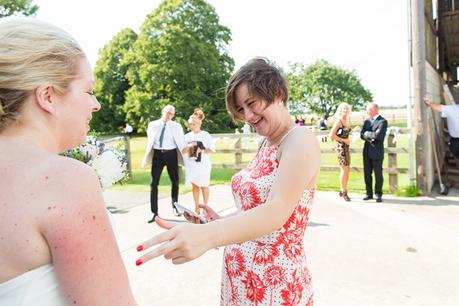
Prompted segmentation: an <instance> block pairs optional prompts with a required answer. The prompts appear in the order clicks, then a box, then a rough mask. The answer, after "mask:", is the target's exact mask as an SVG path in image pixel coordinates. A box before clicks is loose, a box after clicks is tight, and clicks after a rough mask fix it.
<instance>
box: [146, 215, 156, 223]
mask: <svg viewBox="0 0 459 306" xmlns="http://www.w3.org/2000/svg"><path fill="white" fill-rule="evenodd" d="M156 216H158V214H153V217H152V218H151V220H148V223H153V222H155V218H156Z"/></svg>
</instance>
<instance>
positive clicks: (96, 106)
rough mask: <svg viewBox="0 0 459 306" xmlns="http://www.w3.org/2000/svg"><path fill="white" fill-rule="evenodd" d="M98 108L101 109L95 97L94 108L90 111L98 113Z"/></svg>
mask: <svg viewBox="0 0 459 306" xmlns="http://www.w3.org/2000/svg"><path fill="white" fill-rule="evenodd" d="M100 108H101V105H100V103H99V101H98V100H97V98H96V97H94V106H93V108H92V111H93V112H98V111H100Z"/></svg>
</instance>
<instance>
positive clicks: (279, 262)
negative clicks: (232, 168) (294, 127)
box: [220, 135, 315, 306]
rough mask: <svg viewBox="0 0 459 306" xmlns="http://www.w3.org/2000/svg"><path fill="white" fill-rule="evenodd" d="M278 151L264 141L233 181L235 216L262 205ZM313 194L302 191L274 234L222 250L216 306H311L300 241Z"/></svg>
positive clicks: (311, 300) (312, 190)
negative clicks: (219, 288) (288, 215)
mask: <svg viewBox="0 0 459 306" xmlns="http://www.w3.org/2000/svg"><path fill="white" fill-rule="evenodd" d="M285 136H287V135H285ZM285 136H284V138H285ZM281 142H282V140H281ZM278 150H279V144H278V145H275V146H268V145H267V144H266V141H264V143H262V145H261V147H260V149H259V150H258V152H257V153H256V155H255V157H254V158H253V160H252V161H251V162H250V164H249V165H248V166H247V167H246V168H245V169H243V170H241V171H240V172H239V173H237V174H236V175H234V176H233V178H232V181H231V185H232V190H233V196H234V200H235V203H236V206H237V209H238V211H240V212H242V211H246V210H249V209H252V208H254V207H256V206H258V205H263V204H264V203H265V201H266V199H267V197H268V194H269V191H270V189H271V186H272V184H273V181H274V179H275V178H276V176H277V175H278V165H279V160H278V158H277V152H278ZM314 193H315V189H305V190H304V192H303V194H302V196H301V198H300V200H299V202H298V203H297V205H296V207H295V210H294V211H293V213H292V215H291V216H290V217H289V219H288V220H287V222H286V223H285V224H284V225H283V226H282V227H281V228H280V229H278V230H277V231H275V232H273V233H270V234H267V235H264V236H262V237H260V238H257V239H255V240H251V241H246V242H243V243H238V244H232V245H228V246H227V247H226V248H225V251H224V258H223V269H222V270H223V271H222V283H221V294H220V301H221V305H224V306H227V305H237V306H242V305H286V306H287V305H288V306H293V305H302V306H304V305H307V306H311V305H313V290H312V284H311V276H310V274H309V270H308V268H307V267H306V255H305V253H304V244H303V238H304V233H305V230H306V226H307V223H308V215H309V210H310V208H311V206H312V203H313V199H314Z"/></svg>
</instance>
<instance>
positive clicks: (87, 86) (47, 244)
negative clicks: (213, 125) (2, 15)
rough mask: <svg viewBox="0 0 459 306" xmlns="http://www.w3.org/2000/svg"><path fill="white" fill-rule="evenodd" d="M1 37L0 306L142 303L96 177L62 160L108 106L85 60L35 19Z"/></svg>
mask: <svg viewBox="0 0 459 306" xmlns="http://www.w3.org/2000/svg"><path fill="white" fill-rule="evenodd" d="M0 41H1V43H0V169H1V170H0V173H1V175H0V186H1V190H2V192H0V203H2V204H1V209H0V220H2V221H1V222H0V236H1V239H0V266H1V269H0V305H35V306H64V305H120V306H121V305H135V304H136V303H135V301H134V298H133V295H132V292H131V289H130V286H129V281H128V278H127V273H126V270H125V267H124V265H123V260H122V258H121V255H120V251H119V249H118V246H117V244H116V240H115V236H114V234H113V230H112V227H111V225H110V221H109V218H108V215H107V210H106V209H105V204H104V200H103V197H102V190H101V187H100V183H99V179H98V177H97V175H96V173H95V172H94V170H93V169H91V168H90V167H89V166H87V165H85V164H83V163H81V162H79V161H77V160H74V159H71V158H67V157H63V156H60V155H59V153H61V152H64V151H66V150H69V149H71V148H74V147H77V146H78V145H80V144H82V143H84V142H85V140H86V133H87V132H88V130H89V121H90V120H91V117H92V114H93V112H97V111H98V110H99V109H100V104H99V102H98V101H97V100H96V98H95V96H94V92H93V86H94V77H93V74H92V71H91V67H90V65H89V62H88V60H87V57H86V55H85V54H84V52H83V50H82V49H81V47H80V45H79V44H78V43H77V42H76V41H75V40H74V39H73V38H72V37H71V36H70V35H69V34H68V33H66V32H64V31H63V30H62V29H60V28H57V27H55V26H53V25H50V24H48V23H45V22H42V21H39V20H37V19H33V18H6V19H2V21H0ZM115 292H116V294H114V293H115Z"/></svg>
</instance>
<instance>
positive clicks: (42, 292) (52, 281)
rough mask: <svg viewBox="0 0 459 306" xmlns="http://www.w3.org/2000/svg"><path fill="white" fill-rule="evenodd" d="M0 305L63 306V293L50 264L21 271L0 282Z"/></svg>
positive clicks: (64, 303)
mask: <svg viewBox="0 0 459 306" xmlns="http://www.w3.org/2000/svg"><path fill="white" fill-rule="evenodd" d="M0 305H2V306H3V305H5V306H26V305H33V306H64V305H67V304H66V302H65V301H64V295H63V294H62V292H61V289H60V286H59V283H58V281H57V276H56V272H55V271H54V267H53V265H52V264H47V265H44V266H41V267H38V268H35V269H33V270H31V271H28V272H26V273H23V274H21V275H19V276H17V277H15V278H13V279H10V280H8V281H6V282H4V283H1V284H0Z"/></svg>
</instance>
